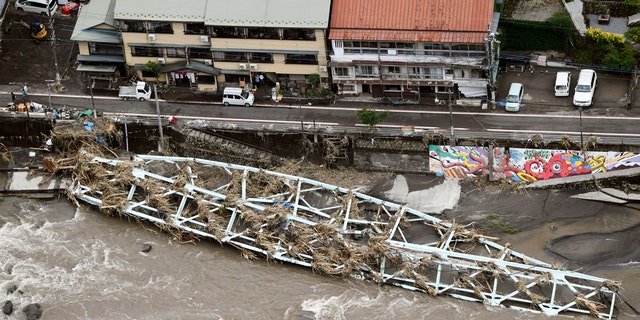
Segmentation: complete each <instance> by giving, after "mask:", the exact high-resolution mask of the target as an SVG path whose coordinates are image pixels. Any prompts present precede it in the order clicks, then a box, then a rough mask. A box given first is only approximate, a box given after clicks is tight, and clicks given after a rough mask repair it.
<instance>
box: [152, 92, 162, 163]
mask: <svg viewBox="0 0 640 320" xmlns="http://www.w3.org/2000/svg"><path fill="white" fill-rule="evenodd" d="M153 93H154V94H155V96H156V113H157V114H158V130H160V143H159V144H158V151H160V152H164V136H163V134H162V120H161V119H160V103H159V102H158V89H157V85H155V84H154V85H153Z"/></svg>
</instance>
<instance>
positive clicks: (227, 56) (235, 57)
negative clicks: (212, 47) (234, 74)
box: [213, 51, 247, 62]
mask: <svg viewBox="0 0 640 320" xmlns="http://www.w3.org/2000/svg"><path fill="white" fill-rule="evenodd" d="M213 59H215V60H218V61H227V62H247V54H246V53H245V52H220V51H214V52H213Z"/></svg>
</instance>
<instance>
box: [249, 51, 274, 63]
mask: <svg viewBox="0 0 640 320" xmlns="http://www.w3.org/2000/svg"><path fill="white" fill-rule="evenodd" d="M249 61H250V62H256V63H273V55H272V54H271V53H267V52H252V53H249Z"/></svg>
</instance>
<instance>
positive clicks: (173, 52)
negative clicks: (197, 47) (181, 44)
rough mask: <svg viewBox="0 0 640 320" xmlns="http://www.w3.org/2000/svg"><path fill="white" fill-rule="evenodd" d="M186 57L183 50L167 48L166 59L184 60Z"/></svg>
mask: <svg viewBox="0 0 640 320" xmlns="http://www.w3.org/2000/svg"><path fill="white" fill-rule="evenodd" d="M186 56H187V53H186V50H185V48H167V57H171V58H184V57H186Z"/></svg>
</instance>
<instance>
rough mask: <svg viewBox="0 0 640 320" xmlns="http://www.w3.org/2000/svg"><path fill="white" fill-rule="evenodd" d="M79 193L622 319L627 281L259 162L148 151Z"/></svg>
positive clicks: (324, 254) (377, 267) (254, 237)
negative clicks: (619, 300) (562, 265)
mask: <svg viewBox="0 0 640 320" xmlns="http://www.w3.org/2000/svg"><path fill="white" fill-rule="evenodd" d="M70 192H71V194H72V195H73V196H74V197H75V198H76V199H78V200H82V201H84V202H87V203H89V204H91V205H94V206H96V207H98V208H100V210H102V211H104V212H106V213H110V214H120V215H127V216H130V217H135V218H137V219H142V220H147V221H150V222H152V223H154V224H156V225H158V226H159V227H161V228H163V229H167V230H172V232H176V231H178V232H185V233H188V234H192V235H195V236H198V237H203V238H211V239H214V240H216V241H219V242H221V243H225V244H228V245H232V246H234V247H236V248H238V249H239V250H241V251H242V252H243V255H244V256H246V257H248V258H255V257H258V256H264V257H266V258H267V259H273V260H277V261H282V262H288V263H293V264H297V265H301V266H305V267H310V268H312V269H314V270H316V271H321V272H324V273H327V274H332V275H340V276H350V277H354V278H358V279H362V280H371V281H375V282H377V283H381V284H390V285H395V286H399V287H402V288H405V289H409V290H415V291H421V292H425V293H428V294H430V295H433V296H437V295H449V296H452V297H455V298H459V299H464V300H468V301H477V302H482V303H485V304H487V305H491V306H503V307H509V308H514V309H520V310H527V311H533V312H541V313H544V314H547V315H558V314H569V313H574V314H575V313H578V314H591V315H592V316H594V317H597V318H601V319H612V317H613V316H614V314H615V308H614V305H615V302H616V296H617V290H618V287H619V284H618V283H617V282H615V281H612V280H608V279H603V278H599V277H594V276H590V275H587V274H582V273H577V272H572V271H566V270H560V269H558V268H555V267H553V266H552V265H551V264H548V263H545V262H543V261H539V260H536V259H533V258H531V257H527V256H526V255H524V254H522V253H519V252H517V251H514V250H512V249H511V248H510V247H509V246H508V245H507V246H502V245H500V244H498V243H496V242H494V241H491V240H490V239H488V237H486V236H483V235H481V234H478V233H476V232H474V231H473V230H471V229H468V228H466V226H461V225H458V224H456V223H452V222H447V221H444V220H441V219H439V218H437V217H434V216H432V215H429V214H427V213H424V212H420V211H417V210H414V209H411V208H408V207H406V206H404V205H401V204H397V203H393V202H389V201H384V200H381V199H378V198H374V197H371V196H368V195H366V194H363V193H360V192H358V191H357V190H350V189H346V188H341V187H339V186H335V185H330V184H326V183H322V182H319V181H315V180H310V179H306V178H303V177H299V176H294V175H288V174H283V173H278V172H273V171H268V170H263V169H259V168H254V167H247V166H241V165H234V164H228V163H221V162H216V161H209V160H203V159H194V158H182V157H164V156H149V155H138V156H135V157H134V158H132V159H131V160H127V161H123V160H114V159H107V158H101V157H94V158H91V159H87V161H81V162H80V163H79V164H78V168H77V170H76V178H75V180H74V184H73V185H72V187H71V188H70Z"/></svg>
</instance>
